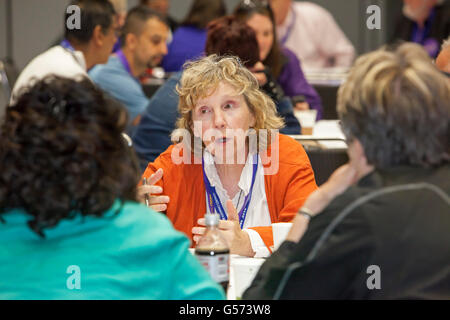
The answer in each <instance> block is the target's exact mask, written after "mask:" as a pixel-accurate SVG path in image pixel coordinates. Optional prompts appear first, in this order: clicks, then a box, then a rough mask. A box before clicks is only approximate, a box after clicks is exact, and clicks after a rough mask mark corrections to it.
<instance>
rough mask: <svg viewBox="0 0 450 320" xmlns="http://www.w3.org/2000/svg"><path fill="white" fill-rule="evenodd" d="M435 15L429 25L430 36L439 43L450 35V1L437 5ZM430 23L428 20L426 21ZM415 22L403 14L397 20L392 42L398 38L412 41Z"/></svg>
mask: <svg viewBox="0 0 450 320" xmlns="http://www.w3.org/2000/svg"><path fill="white" fill-rule="evenodd" d="M434 10H435V16H434V19H433V21H432V22H431V25H430V26H429V35H428V37H429V38H434V39H435V40H436V41H437V42H438V43H439V45H441V44H442V42H443V41H444V40H445V39H447V38H448V36H449V35H450V3H449V2H448V1H447V2H445V3H444V4H442V5H438V6H436V7H435V9H434ZM425 23H426V24H427V23H430V22H429V21H428V20H427V21H426V22H425ZM414 24H415V22H414V21H412V20H410V19H409V18H407V17H406V16H404V15H403V14H401V16H400V17H399V18H398V20H397V24H396V27H395V32H394V35H393V38H392V39H391V41H390V42H391V43H395V42H396V41H397V40H403V41H411V36H412V33H413V28H414Z"/></svg>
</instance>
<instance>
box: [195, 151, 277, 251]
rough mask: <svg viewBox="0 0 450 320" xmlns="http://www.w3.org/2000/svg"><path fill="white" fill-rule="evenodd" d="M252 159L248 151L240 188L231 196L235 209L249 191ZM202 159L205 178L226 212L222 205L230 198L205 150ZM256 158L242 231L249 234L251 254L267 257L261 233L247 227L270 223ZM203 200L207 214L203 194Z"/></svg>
mask: <svg viewBox="0 0 450 320" xmlns="http://www.w3.org/2000/svg"><path fill="white" fill-rule="evenodd" d="M258 157H259V155H258ZM252 159H253V156H252V155H250V154H249V155H248V157H247V162H246V163H245V166H244V169H243V170H242V173H241V177H240V179H239V183H238V186H239V189H240V191H239V192H238V193H236V195H235V196H234V198H233V199H231V200H232V201H233V205H234V207H235V208H236V210H237V212H239V211H240V210H241V209H242V207H243V204H244V199H245V197H246V196H247V195H248V194H249V192H250V187H251V184H252V176H253V163H252V162H253V161H252ZM203 160H204V165H205V173H206V177H207V178H208V180H209V182H210V184H211V186H212V187H215V189H216V192H217V195H218V196H219V199H220V202H221V203H222V206H223V208H224V210H225V212H227V208H226V205H225V204H226V202H227V200H228V199H230V197H229V196H228V193H227V191H226V190H225V189H224V188H223V186H222V182H221V181H220V178H219V175H218V173H217V169H216V166H215V164H214V156H213V155H212V154H211V153H209V152H208V151H207V150H205V151H204V153H203ZM258 161H259V162H258V168H257V170H256V177H255V184H254V186H253V194H252V198H251V200H250V204H249V208H248V211H247V216H246V218H245V221H244V226H243V230H244V231H246V232H247V233H248V235H249V237H250V242H251V245H252V249H253V251H255V253H256V255H255V257H267V256H269V255H270V252H269V250H268V249H267V247H266V245H265V244H264V242H263V240H262V238H261V236H260V235H259V234H258V232H256V231H255V230H251V229H248V228H251V227H265V226H270V225H271V224H272V221H271V219H270V213H269V206H268V204H267V197H266V189H265V185H264V167H263V166H262V164H261V158H260V157H259V160H258ZM205 200H206V208H207V211H208V213H210V209H209V205H208V196H207V195H206V194H205ZM227 216H228V212H227Z"/></svg>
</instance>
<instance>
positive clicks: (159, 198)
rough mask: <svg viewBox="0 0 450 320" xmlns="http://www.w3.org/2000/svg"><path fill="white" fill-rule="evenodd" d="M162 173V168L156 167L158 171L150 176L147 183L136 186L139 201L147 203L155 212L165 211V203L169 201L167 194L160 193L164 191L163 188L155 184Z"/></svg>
mask: <svg viewBox="0 0 450 320" xmlns="http://www.w3.org/2000/svg"><path fill="white" fill-rule="evenodd" d="M163 173H164V172H163V170H162V169H158V171H156V172H155V173H154V174H152V175H151V176H150V178H149V179H148V181H147V184H146V185H142V186H140V187H138V190H137V194H138V200H139V202H142V203H146V202H147V205H148V206H149V207H150V208H151V209H153V210H155V211H157V212H163V211H166V210H167V204H168V203H169V201H170V198H169V197H168V196H164V195H161V194H162V193H163V191H164V190H163V188H162V187H160V186H156V185H155V184H156V183H157V182H158V181H159V180H161V179H162V177H163ZM146 200H147V201H146Z"/></svg>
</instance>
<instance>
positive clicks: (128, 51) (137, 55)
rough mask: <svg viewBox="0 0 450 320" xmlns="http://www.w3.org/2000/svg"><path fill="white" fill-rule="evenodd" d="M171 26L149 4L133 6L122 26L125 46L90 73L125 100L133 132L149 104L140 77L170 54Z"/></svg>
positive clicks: (98, 82) (121, 37)
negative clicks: (168, 49) (168, 45)
mask: <svg viewBox="0 0 450 320" xmlns="http://www.w3.org/2000/svg"><path fill="white" fill-rule="evenodd" d="M168 34H169V28H168V26H167V22H166V20H165V18H164V17H163V16H162V15H161V14H160V13H158V12H156V11H153V10H151V9H149V8H147V7H143V6H138V7H135V8H133V9H131V10H130V11H129V13H128V15H127V18H126V20H125V25H124V26H123V28H122V32H121V36H120V41H121V43H122V47H121V49H120V50H119V51H117V52H116V53H115V54H113V55H111V56H110V58H109V60H108V63H107V64H104V65H99V66H97V67H95V68H94V69H92V70H91V71H90V72H89V75H90V77H91V78H92V80H93V81H94V82H95V83H96V84H98V85H99V86H100V87H101V88H102V89H103V90H105V91H106V92H108V93H109V94H110V95H111V96H113V97H114V98H116V99H117V100H119V101H120V102H122V103H123V105H124V106H125V107H126V108H127V111H128V114H129V119H130V123H129V125H130V128H129V130H130V132H131V131H132V130H134V127H135V126H136V125H137V124H138V123H139V121H140V117H141V114H142V113H143V112H144V111H145V109H146V108H147V106H148V104H149V99H148V98H147V96H146V95H145V93H144V90H143V88H142V85H141V84H140V82H139V79H138V78H139V76H140V75H142V74H143V73H145V71H146V69H147V68H149V67H154V66H157V65H158V64H159V63H160V62H161V60H162V58H163V57H164V55H165V54H167V44H166V40H167V37H168Z"/></svg>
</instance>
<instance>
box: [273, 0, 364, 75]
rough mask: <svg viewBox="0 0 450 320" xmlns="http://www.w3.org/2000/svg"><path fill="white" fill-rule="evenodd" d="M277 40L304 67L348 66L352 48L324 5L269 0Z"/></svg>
mask: <svg viewBox="0 0 450 320" xmlns="http://www.w3.org/2000/svg"><path fill="white" fill-rule="evenodd" d="M270 6H271V7H272V10H273V12H274V14H275V22H276V24H277V35H278V39H279V40H280V43H281V44H282V45H284V46H285V47H287V48H288V49H291V50H292V51H294V53H295V54H296V55H297V58H298V59H299V60H300V62H301V63H302V67H303V68H304V69H305V70H308V69H324V68H333V67H342V68H348V67H350V66H351V64H352V62H353V59H354V56H355V49H354V48H353V45H352V44H351V42H350V41H349V40H348V39H347V37H346V36H345V34H344V33H343V32H342V30H341V29H340V28H339V26H338V25H337V23H336V21H335V20H334V18H333V16H332V15H331V14H330V13H329V12H328V11H327V10H325V9H324V8H322V7H320V6H318V5H316V4H314V3H311V2H306V1H292V0H270Z"/></svg>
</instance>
